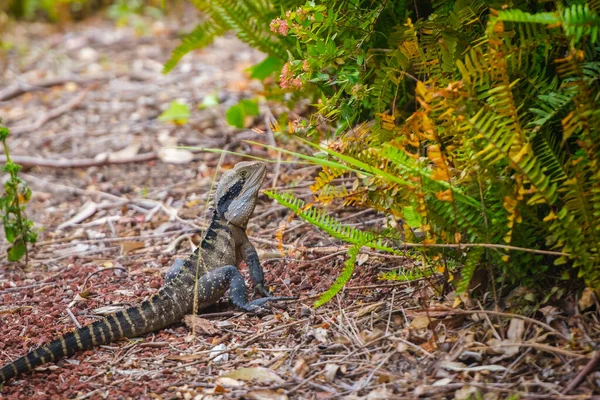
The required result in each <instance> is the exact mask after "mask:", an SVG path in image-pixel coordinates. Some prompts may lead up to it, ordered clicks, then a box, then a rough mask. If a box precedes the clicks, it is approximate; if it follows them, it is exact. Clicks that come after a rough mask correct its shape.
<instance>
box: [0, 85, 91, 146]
mask: <svg viewBox="0 0 600 400" xmlns="http://www.w3.org/2000/svg"><path fill="white" fill-rule="evenodd" d="M89 90H90V88H88V89H86V90H84V91H83V92H81V93H79V95H77V96H75V97H73V98H72V99H71V100H70V101H68V102H66V103H65V104H62V105H60V106H58V107H56V108H55V109H53V110H50V111H46V112H44V113H42V115H40V117H39V118H38V119H37V121H35V122H32V123H30V124H23V125H17V126H14V127H12V128H11V129H10V132H11V133H12V134H13V135H20V134H23V133H29V132H32V131H35V130H38V129H40V128H41V127H42V126H43V125H44V124H45V123H46V122H48V121H51V120H53V119H55V118H58V117H60V116H61V115H63V114H64V113H66V112H68V111H70V110H72V109H73V108H75V107H77V106H78V105H80V104H81V102H83V100H84V99H85V96H87V94H88V92H89ZM13 158H14V157H13Z"/></svg>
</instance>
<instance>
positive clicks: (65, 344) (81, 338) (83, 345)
mask: <svg viewBox="0 0 600 400" xmlns="http://www.w3.org/2000/svg"><path fill="white" fill-rule="evenodd" d="M106 321H107V320H103V321H96V322H94V323H93V324H90V325H86V326H84V327H82V328H80V329H78V330H76V331H74V332H68V333H66V334H64V335H62V336H61V337H59V338H58V339H56V340H54V341H52V342H50V343H48V344H46V345H44V346H41V347H38V348H37V349H35V350H33V351H31V352H29V353H27V354H26V355H25V356H23V357H21V358H19V359H17V360H15V361H13V362H11V363H10V364H6V365H5V366H4V367H2V369H0V384H2V383H4V382H7V381H8V380H9V379H11V378H14V377H15V376H17V375H20V374H22V373H23V372H27V371H31V370H32V369H34V368H35V367H37V366H40V365H42V364H45V363H47V362H50V361H57V360H59V359H61V358H63V357H70V356H72V355H73V354H75V352H77V351H81V350H88V349H91V348H92V347H93V346H95V345H98V344H106V343H109V342H110V339H111V338H112V335H111V334H110V333H109V332H110V328H109V327H108V326H107V322H106ZM100 332H101V333H100Z"/></svg>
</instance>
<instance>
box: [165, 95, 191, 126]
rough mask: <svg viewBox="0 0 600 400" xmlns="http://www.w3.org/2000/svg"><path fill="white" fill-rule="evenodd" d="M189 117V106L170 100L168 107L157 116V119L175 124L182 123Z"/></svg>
mask: <svg viewBox="0 0 600 400" xmlns="http://www.w3.org/2000/svg"><path fill="white" fill-rule="evenodd" d="M189 119H190V106H188V105H187V104H185V103H181V102H179V101H177V100H175V101H172V102H171V105H169V108H167V109H166V110H165V111H164V112H163V113H162V114H160V115H159V116H158V120H159V121H167V122H172V123H174V124H175V125H183V124H185V123H186V122H188V120H189Z"/></svg>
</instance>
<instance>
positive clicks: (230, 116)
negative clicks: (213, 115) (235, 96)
mask: <svg viewBox="0 0 600 400" xmlns="http://www.w3.org/2000/svg"><path fill="white" fill-rule="evenodd" d="M225 119H226V120H227V123H228V124H229V125H231V126H235V127H236V128H240V129H242V128H243V127H244V110H242V107H241V106H240V105H239V104H236V105H235V106H231V107H229V110H227V112H226V113H225Z"/></svg>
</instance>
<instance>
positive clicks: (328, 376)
mask: <svg viewBox="0 0 600 400" xmlns="http://www.w3.org/2000/svg"><path fill="white" fill-rule="evenodd" d="M339 369H340V366H339V365H337V364H325V372H324V374H323V375H324V376H325V380H326V381H327V382H333V380H334V379H335V375H336V374H337V372H338V370H339Z"/></svg>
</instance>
